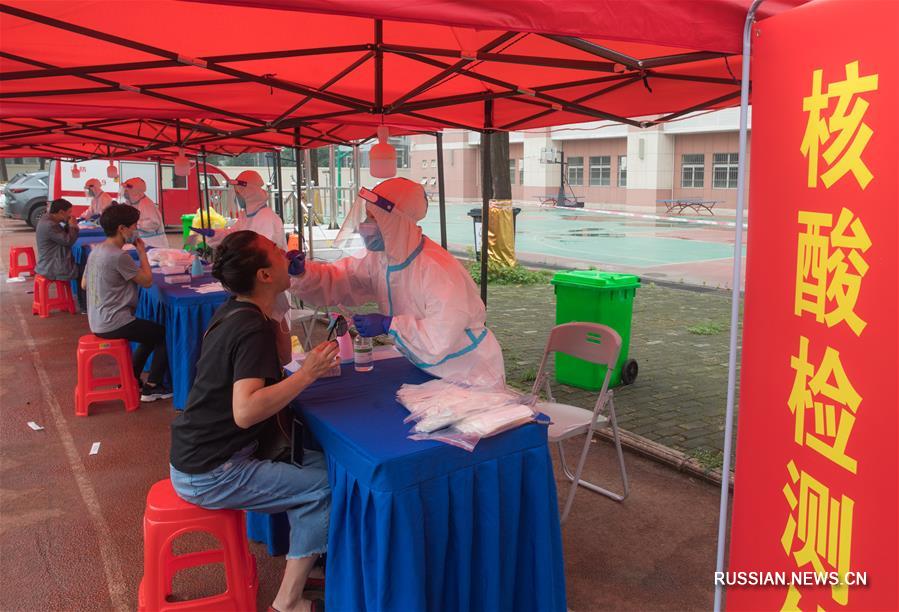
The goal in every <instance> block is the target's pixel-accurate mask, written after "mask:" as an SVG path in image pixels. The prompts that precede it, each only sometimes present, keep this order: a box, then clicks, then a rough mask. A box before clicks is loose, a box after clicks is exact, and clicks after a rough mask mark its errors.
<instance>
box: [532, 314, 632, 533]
mask: <svg viewBox="0 0 899 612" xmlns="http://www.w3.org/2000/svg"><path fill="white" fill-rule="evenodd" d="M620 351H621V336H619V335H618V332H616V331H615V330H614V329H612V328H610V327H607V326H605V325H599V324H598V323H566V324H564V325H557V326H556V327H554V328H553V330H552V332H550V334H549V339H548V340H547V342H546V349H545V350H544V352H543V359H542V360H541V361H540V368H539V370H538V371H537V378H536V380H535V381H534V388H533V390H532V393H533V395H534V396H535V397H539V394H540V391H541V389H545V391H546V396H547V398H548V399H549V401H548V402H541V401H538V402H537V404H536V406H535V409H536V410H537V411H538V412H542V413H543V414H546V415H547V416H549V417H550V419H551V421H552V422H551V424H550V426H549V441H550V442H554V443H556V444H557V445H558V447H559V459H560V462H561V464H562V472H563V473H564V474H565V476H566V477H567V478H568V480H569V481H571V483H572V485H571V488H570V489H569V492H568V498H567V500H566V502H565V507H564V510H563V511H562V519H561V522H562V523H564V522H565V519H567V518H568V513H569V512H571V504H572V503H573V502H574V494H575V493H576V492H577V488H578V486H582V487H584V488H586V489H590V490H591V491H594V492H596V493H599V494H601V495H605V496H606V497H610V498H611V499H614V500H615V501H619V502H620V501H623V500H624V499H625V498H626V497H627V495H628V492H629V488H628V481H627V471H626V470H625V467H624V453H623V452H622V450H621V440H620V438H619V436H618V421H617V419H616V417H615V402H614V400H613V398H612V390H611V389H609V379H610V378H611V374H612V370H613V369H614V368H615V364H616V363H617V362H618V354H619V352H620ZM556 352H559V353H565V354H566V355H571V356H573V357H577V358H579V359H583V360H584V361H589V362H591V363H596V364H603V365H606V366H607V368H606V376H605V379H604V380H603V382H602V389H601V390H600V392H599V397H598V398H597V399H596V404H595V405H594V406H593V410H592V411H590V410H586V409H584V408H579V407H577V406H570V405H568V404H560V403H558V402H556V401H555V398H554V397H553V393H552V387H551V386H550V384H549V375H548V373H547V371H546V370H547V367H546V366H547V363H548V362H549V355H550V353H556ZM606 407H608V416H606V414H604V412H606V411H605V410H604V409H605V408H606ZM609 425H611V428H612V437H613V439H614V442H615V449H616V450H617V452H618V465H619V467H620V469H621V481H622V484H623V486H624V492H623V493H615V492H613V491H610V490H608V489H604V488H603V487H600V486H599V485H596V484H593V483H592V482H588V481H586V480H584V479H583V478H581V474H582V472H583V470H584V464H585V463H586V461H587V452H588V451H589V450H590V444H591V441H592V440H593V432H594V430H596V429H599V428H602V427H607V426H609ZM581 435H582V436H584V447H583V449H582V450H581V456H580V459H579V460H578V464H577V468H576V469H575V471H574V473H572V472H571V469H570V468H569V467H568V464H567V462H566V461H565V450H564V448H563V447H562V441H563V440H568V439H569V438H573V437H575V436H581Z"/></svg>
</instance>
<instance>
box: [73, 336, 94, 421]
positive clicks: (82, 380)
mask: <svg viewBox="0 0 899 612" xmlns="http://www.w3.org/2000/svg"><path fill="white" fill-rule="evenodd" d="M77 360H78V382H77V383H76V385H75V416H84V417H86V416H87V415H88V411H87V409H88V406H89V403H88V401H87V396H88V394H89V393H90V379H91V358H90V357H89V356H88V355H87V351H85V350H84V349H82V348H80V347H79V349H78V356H77Z"/></svg>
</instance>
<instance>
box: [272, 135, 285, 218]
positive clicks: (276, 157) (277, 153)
mask: <svg viewBox="0 0 899 612" xmlns="http://www.w3.org/2000/svg"><path fill="white" fill-rule="evenodd" d="M272 165H273V166H274V170H275V172H274V179H275V180H274V185H272V187H274V188H275V194H274V195H275V212H276V213H278V216H279V217H281V221H282V222H283V221H284V205H283V202H284V190H283V189H282V185H281V150H280V149H275V150H274V151H273V152H272Z"/></svg>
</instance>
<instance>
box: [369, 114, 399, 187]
mask: <svg viewBox="0 0 899 612" xmlns="http://www.w3.org/2000/svg"><path fill="white" fill-rule="evenodd" d="M389 136H390V129H389V128H388V127H387V126H386V125H382V126H380V127H378V144H376V145H375V146H373V147H372V148H371V151H369V152H368V159H369V161H370V162H371V163H370V165H371V175H372V176H373V177H375V178H390V177H392V176H396V149H394V148H393V146H392V145H391V144H390V143H389V142H387V138H388V137H389Z"/></svg>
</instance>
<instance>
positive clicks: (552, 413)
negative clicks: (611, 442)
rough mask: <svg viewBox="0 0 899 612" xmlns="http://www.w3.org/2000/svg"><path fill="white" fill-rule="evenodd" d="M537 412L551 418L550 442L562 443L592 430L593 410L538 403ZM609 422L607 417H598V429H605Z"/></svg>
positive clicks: (552, 403)
mask: <svg viewBox="0 0 899 612" xmlns="http://www.w3.org/2000/svg"><path fill="white" fill-rule="evenodd" d="M535 410H536V411H537V412H542V413H543V414H545V415H546V416H548V417H549V418H550V421H551V422H550V424H549V433H548V434H547V435H548V436H549V441H550V442H560V441H562V440H567V439H568V438H573V437H574V436H582V435H584V434H585V433H587V430H588V429H589V428H590V419H591V418H593V411H592V410H587V409H585V408H579V407H577V406H572V405H570V404H560V403H558V402H537V405H536V406H535ZM608 422H609V418H608V417H607V416H605V415H602V414H598V415H596V428H597V429H598V428H600V427H605V426H606V424H607V423H608Z"/></svg>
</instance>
